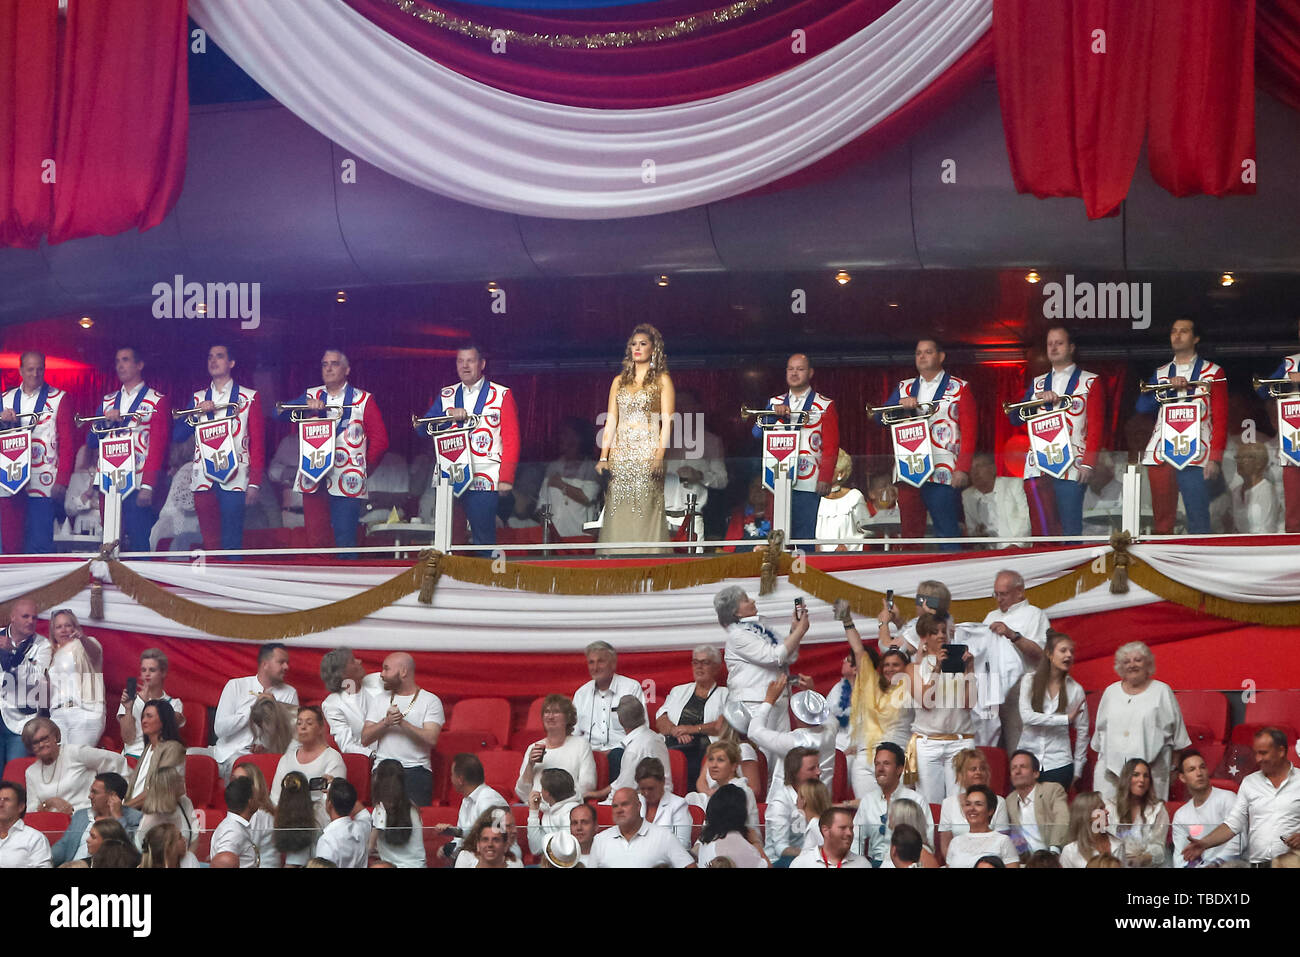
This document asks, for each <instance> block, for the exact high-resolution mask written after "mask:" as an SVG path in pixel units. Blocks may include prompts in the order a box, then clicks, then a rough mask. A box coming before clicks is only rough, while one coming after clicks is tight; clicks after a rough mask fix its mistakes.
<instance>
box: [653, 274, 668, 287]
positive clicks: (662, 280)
mask: <svg viewBox="0 0 1300 957" xmlns="http://www.w3.org/2000/svg"><path fill="white" fill-rule="evenodd" d="M655 285H656V286H666V285H668V277H667V276H659V277H658V278H657V279H655Z"/></svg>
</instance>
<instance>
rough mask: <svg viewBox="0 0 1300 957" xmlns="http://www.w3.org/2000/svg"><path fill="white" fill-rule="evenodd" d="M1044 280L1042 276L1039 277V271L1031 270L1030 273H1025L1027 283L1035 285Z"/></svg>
mask: <svg viewBox="0 0 1300 957" xmlns="http://www.w3.org/2000/svg"><path fill="white" fill-rule="evenodd" d="M1042 278H1043V277H1042V276H1040V275H1038V270H1037V269H1031V270H1029V272H1027V273H1025V282H1027V283H1035V282H1038V281H1039V280H1040V279H1042Z"/></svg>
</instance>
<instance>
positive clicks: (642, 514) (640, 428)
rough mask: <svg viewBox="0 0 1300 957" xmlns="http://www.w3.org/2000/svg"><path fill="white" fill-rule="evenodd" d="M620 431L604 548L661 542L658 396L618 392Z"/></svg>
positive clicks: (612, 456)
mask: <svg viewBox="0 0 1300 957" xmlns="http://www.w3.org/2000/svg"><path fill="white" fill-rule="evenodd" d="M616 401H617V402H618V427H617V429H616V430H615V432H614V445H613V447H612V448H611V449H610V451H609V470H610V477H609V488H608V489H607V490H606V492H605V521H604V523H603V524H602V525H601V528H600V540H601V541H602V542H662V541H667V539H668V523H667V521H666V520H665V518H664V480H663V477H662V476H660V477H657V478H656V477H655V475H654V473H653V467H654V455H655V451H656V450H657V449H658V448H659V421H658V418H659V390H658V389H657V388H650V389H629V388H627V387H626V386H623V385H620V386H619V387H618V396H617V399H616Z"/></svg>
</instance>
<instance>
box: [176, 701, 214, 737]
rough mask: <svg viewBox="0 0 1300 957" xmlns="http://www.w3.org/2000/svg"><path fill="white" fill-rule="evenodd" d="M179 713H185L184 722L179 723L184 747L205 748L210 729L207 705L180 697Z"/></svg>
mask: <svg viewBox="0 0 1300 957" xmlns="http://www.w3.org/2000/svg"><path fill="white" fill-rule="evenodd" d="M181 713H182V714H184V715H185V724H183V725H181V741H183V742H184V743H185V747H187V748H206V747H207V746H208V732H209V730H210V729H211V724H210V716H209V714H208V708H207V705H201V704H198V703H197V702H191V701H185V700H184V699H181Z"/></svg>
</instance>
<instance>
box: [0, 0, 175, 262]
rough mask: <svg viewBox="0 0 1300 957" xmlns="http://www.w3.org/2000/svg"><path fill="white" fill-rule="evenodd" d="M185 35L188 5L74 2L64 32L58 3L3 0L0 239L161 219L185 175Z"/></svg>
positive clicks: (17, 240)
mask: <svg viewBox="0 0 1300 957" xmlns="http://www.w3.org/2000/svg"><path fill="white" fill-rule="evenodd" d="M187 39H188V34H187V21H186V2H185V0H157V2H154V3H150V4H149V5H148V10H147V14H146V13H145V12H142V10H141V8H140V6H139V4H138V3H135V2H133V0H70V3H69V5H68V16H67V25H66V29H64V30H63V31H62V33H61V34H60V32H59V30H58V4H57V2H56V0H0V80H4V81H5V82H3V83H2V84H0V137H3V139H0V144H6V145H7V144H10V143H11V144H12V146H11V147H10V148H9V150H8V151H6V152H0V204H2V205H0V212H2V213H3V218H0V243H3V244H4V245H7V246H26V247H34V246H37V245H38V244H39V243H40V239H41V236H42V234H44V233H46V232H48V234H49V241H50V242H51V243H59V242H63V241H65V240H68V239H77V238H80V237H83V236H111V235H113V234H115V233H120V232H123V231H124V230H127V229H132V228H134V229H141V230H144V229H150V228H152V227H153V226H157V225H158V224H159V223H160V222H162V220H163V218H164V217H165V216H166V215H167V211H168V210H169V209H171V207H172V205H173V204H174V203H175V202H176V198H177V197H178V196H179V195H180V191H181V185H182V184H183V182H184V179H185V156H186V136H187V132H188V126H189V96H188V92H187V83H188V80H187V76H188V74H187V66H186V50H187ZM11 71H12V72H11ZM56 71H57V72H56ZM56 77H57V97H56V92H55V91H56ZM46 160H53V161H54V164H53V167H52V168H49V167H48V164H47V167H46V168H45V169H43V168H42V163H43V162H45V161H46ZM42 173H45V176H46V178H47V180H48V179H50V178H52V180H53V182H52V183H50V182H48V181H46V182H43V181H42Z"/></svg>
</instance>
